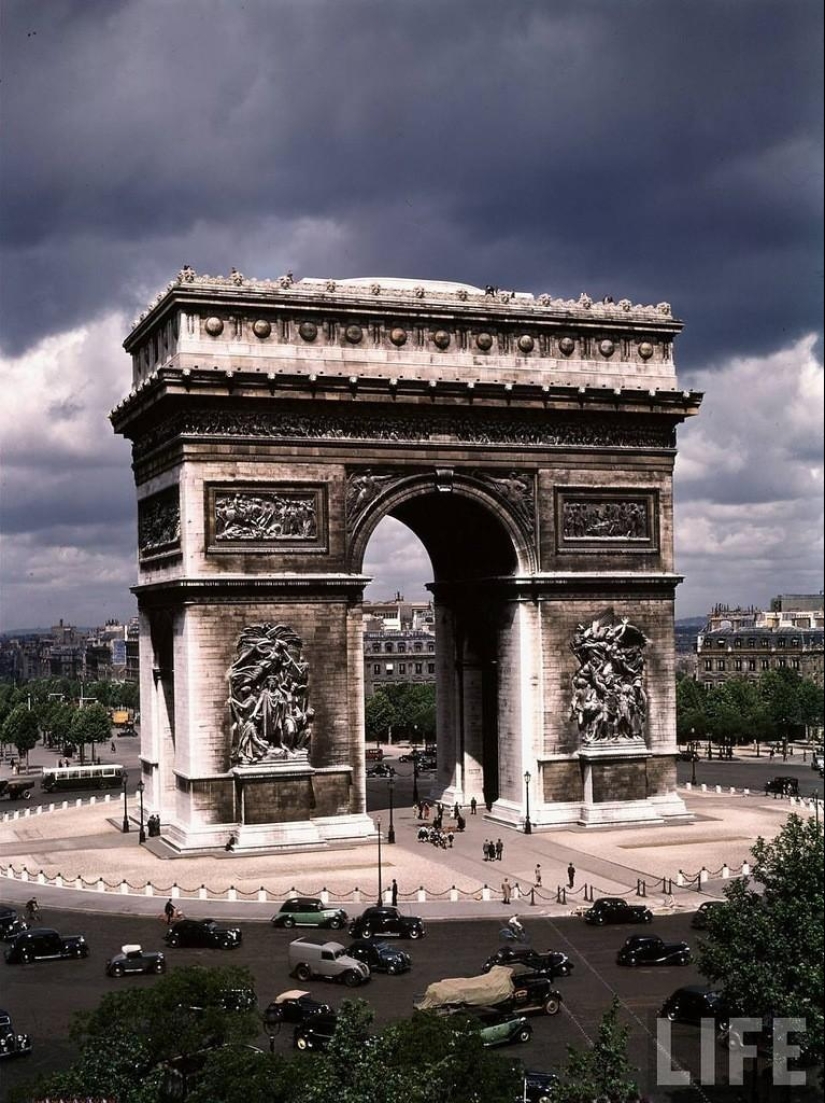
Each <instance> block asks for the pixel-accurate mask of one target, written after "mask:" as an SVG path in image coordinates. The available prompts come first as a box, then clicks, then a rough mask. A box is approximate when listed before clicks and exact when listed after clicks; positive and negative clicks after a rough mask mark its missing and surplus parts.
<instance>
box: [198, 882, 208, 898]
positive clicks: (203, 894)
mask: <svg viewBox="0 0 825 1103" xmlns="http://www.w3.org/2000/svg"><path fill="white" fill-rule="evenodd" d="M205 899H206V885H201V887H200V888H199V889H198V900H205Z"/></svg>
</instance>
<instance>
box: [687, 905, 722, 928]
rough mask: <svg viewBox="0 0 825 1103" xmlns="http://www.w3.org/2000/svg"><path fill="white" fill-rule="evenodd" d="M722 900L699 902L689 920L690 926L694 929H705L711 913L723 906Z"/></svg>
mask: <svg viewBox="0 0 825 1103" xmlns="http://www.w3.org/2000/svg"><path fill="white" fill-rule="evenodd" d="M724 906H725V901H724V900H706V901H705V902H704V904H700V905H699V907H698V908H697V909H696V911H695V912H694V914H693V918H692V919H691V921H690V925H691V927H693V929H694V930H695V931H705V930H707V926H708V922H709V920H710V917H711V914H712V912H714V911H717V910H718V909H719V908H724Z"/></svg>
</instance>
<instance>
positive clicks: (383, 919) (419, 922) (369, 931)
mask: <svg viewBox="0 0 825 1103" xmlns="http://www.w3.org/2000/svg"><path fill="white" fill-rule="evenodd" d="M349 933H350V934H351V935H352V937H353V938H373V937H374V936H375V935H393V936H395V937H396V938H423V937H424V935H425V934H426V933H427V931H426V928H425V926H424V920H423V919H420V918H419V917H418V916H417V915H402V914H401V912H400V911H399V910H398V908H390V907H384V906H381V905H379V906H376V907H374V908H367V909H366V911H364V912H362V913H361V914H360V915H359V916H358V918H357V919H355V920H353V922H352V923H350V927H349Z"/></svg>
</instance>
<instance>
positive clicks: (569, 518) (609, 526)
mask: <svg viewBox="0 0 825 1103" xmlns="http://www.w3.org/2000/svg"><path fill="white" fill-rule="evenodd" d="M564 535H565V536H566V537H568V538H572V539H576V538H577V537H578V538H579V539H581V538H583V537H605V536H612V537H614V538H616V537H619V538H622V539H625V540H639V539H643V538H645V537H647V535H648V521H647V506H646V504H645V503H644V502H632V501H625V502H565V503H564Z"/></svg>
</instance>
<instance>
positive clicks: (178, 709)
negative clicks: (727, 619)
mask: <svg viewBox="0 0 825 1103" xmlns="http://www.w3.org/2000/svg"><path fill="white" fill-rule="evenodd" d="M681 328H682V327H681V323H680V322H679V321H677V320H675V319H674V318H673V317H672V315H671V310H670V307H669V306H668V304H666V303H660V304H659V305H657V306H640V305H636V304H633V303H631V302H630V301H628V300H623V301H621V302H618V303H613V302H612V301H608V302H593V301H591V300H590V299H589V298H588V297H587V296H586V295H582V296H581V298H579V299H578V300H561V299H554V298H551V297H550V296H546V295H542V296H540V297H538V298H534V297H533V296H532V295H525V294H518V293H514V292H509V291H508V292H505V291H499V290H498V289H496V288H486V289H480V288H475V287H469V286H467V285H463V284H451V283H416V282H415V281H412V280H342V281H335V280H315V279H302V280H298V281H295V280H293V279H292V277H291V276H290V275H287V276H284V277H282V278H281V279H279V280H272V281H270V280H250V279H246V278H245V277H244V276H242V275H241V274H240V273H238V272H236V271H234V270H233V272H232V274H231V275H230V276H228V277H217V278H216V277H210V276H200V275H198V274H196V273H195V272H194V271H193V270H192V269H191V268H188V267H187V268H184V269H183V270H182V271H181V272H180V273H179V275H178V276H177V278H176V279H174V280H173V281H172V282H171V283H170V284H169V286H168V288H167V290H166V291H165V292H163V293H162V294H160V295H159V296H158V297H157V299H156V301H155V302H154V303H153V304H152V306H151V307H150V308H149V309H148V311H147V313H145V314H144V315H142V317H141V318H140V320H139V321H138V322H136V323H135V325H134V328H133V330H132V332H131V334H130V335H129V337H128V339H127V340H126V342H125V348H126V350H127V352H128V353H129V354H130V355H131V357H132V390H131V393H130V394H129V396H128V397H127V398H126V399H125V400H124V401H123V402H122V403H121V404H120V405H119V406H118V407H117V408H116V409H115V410H114V412H113V414H112V421H113V424H114V428H115V431H116V432H118V433H121V434H123V435H124V436H125V437H127V438H128V439H129V440H130V441H131V442H132V449H133V467H134V473H135V483H136V486H137V495H138V530H139V537H138V544H139V571H140V574H139V584H138V585H137V587H136V593H137V597H138V602H139V610H140V621H141V705H142V707H141V715H142V734H141V758H142V777H143V781H144V782H145V784H146V798H147V801H148V807H149V808H150V809H151V810H153V811H156V812H157V813H158V814H159V815H160V817H161V819H162V821H163V824H164V835H165V837H166V838H167V839H168V840H169V842H170V843H171V844H172V845H173V846H175V847H177V848H180V849H181V850H184V851H189V850H197V849H199V848H204V847H213V846H216V845H222V844H223V843H225V842H226V841H227V839H228V838H229V837H230V835H234V836H235V838H236V840H237V849H238V850H241V851H243V850H247V851H248V850H254V849H255V848H258V847H267V848H269V847H277V846H307V845H315V846H317V845H323V844H324V843H325V842H330V841H333V840H349V839H358V838H363V837H366V836H367V835H370V834H372V833H373V830H374V829H373V827H372V824H371V822H370V820H369V818H368V817H367V815H366V811H365V782H364V739H363V727H364V700H363V655H362V615H361V601H362V595H363V590H364V586H365V585H366V583H367V581H368V579H367V577H366V576H365V575H364V574H363V573H362V568H363V561H364V555H365V552H366V549H367V545H368V542H369V539H370V536H371V534H372V533H373V531H374V530H375V527H376V525H377V524H378V522H379V521H380V520H381V519H382V518H383V517H386V516H392V517H395V518H397V519H399V520H400V521H402V522H404V523H405V524H406V525H408V526H409V528H410V529H412V531H413V532H414V533H415V534H416V535H417V536H418V537H419V538H420V539H421V541H422V542H423V544H424V546H425V547H426V549H427V552H428V553H429V556H430V560H431V563H432V570H433V581H432V583H431V590H432V593H433V595H434V602H435V609H436V625H437V628H436V631H437V635H436V641H437V642H436V653H437V671H438V675H437V700H438V772H437V780H436V782H435V788H434V795H436V796H438V797H439V798H441V799H443V800H444V801H446V802H449V803H452V802H453V801H456V800H457V801H459V802H460V803H462V804H463V803H465V802H467V801H469V799H470V798H471V797H472V796H475V797H476V798H477V799H478V800H479V802H483V803H485V804H486V805H487V808H488V814H489V815H490V816H492V817H493V818H494V819H495V820H497V821H498V822H499V823H501V824H503V825H511V826H513V827H517V828H518V827H523V826H524V823H525V815H526V805H527V801H528V799H529V811H530V821H531V825H532V826H533V828H534V829H536V830H540V829H541V828H542V827H548V826H551V825H560V824H585V825H593V826H597V825H605V824H616V823H640V822H641V823H644V822H647V823H651V824H653V823H662V822H666V821H667V820H669V819H672V818H674V817H683V816H685V814H686V812H685V807H684V805H683V803H682V801H681V800H680V798H679V797H678V796H677V794H676V791H675V751H676V742H675V716H674V691H675V687H674V655H673V598H674V592H675V588H676V586H677V584H678V582H679V581H680V579H679V577H678V576H677V575H676V574H675V573H674V565H673V530H672V519H673V503H672V473H673V463H674V458H675V431H676V426H677V424H678V423H679V422H681V421H682V420H683V419H684V418H686V417H689V416H691V415H693V414H695V413H696V412H697V411H698V408H699V404H700V401H701V395H699V394H697V393H695V392H687V391H683V390H681V389H680V388H679V387H678V384H677V380H676V374H675V368H674V361H673V341H674V338H675V336H676V335H677V334H678V333H679V332H680V330H681ZM526 775H529V780H528V778H527V776H526Z"/></svg>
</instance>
